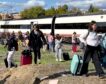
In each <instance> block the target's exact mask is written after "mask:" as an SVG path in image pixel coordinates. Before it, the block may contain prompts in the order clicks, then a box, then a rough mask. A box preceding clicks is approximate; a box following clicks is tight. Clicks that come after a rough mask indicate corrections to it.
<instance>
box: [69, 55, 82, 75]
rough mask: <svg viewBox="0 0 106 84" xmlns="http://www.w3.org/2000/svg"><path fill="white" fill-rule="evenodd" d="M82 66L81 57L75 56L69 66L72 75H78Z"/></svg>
mask: <svg viewBox="0 0 106 84" xmlns="http://www.w3.org/2000/svg"><path fill="white" fill-rule="evenodd" d="M82 65H83V60H82V57H81V56H79V55H76V54H75V55H74V56H73V58H72V61H71V64H70V71H71V73H72V75H80V72H81V68H82Z"/></svg>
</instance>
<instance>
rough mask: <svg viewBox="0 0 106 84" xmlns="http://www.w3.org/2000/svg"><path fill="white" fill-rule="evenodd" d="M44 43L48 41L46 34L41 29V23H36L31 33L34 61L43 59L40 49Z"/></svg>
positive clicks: (30, 43) (30, 46) (30, 41)
mask: <svg viewBox="0 0 106 84" xmlns="http://www.w3.org/2000/svg"><path fill="white" fill-rule="evenodd" d="M43 43H44V44H47V43H46V39H45V38H44V35H43V33H42V31H41V30H40V27H39V25H36V24H35V25H34V26H33V30H32V31H31V33H30V35H29V43H28V46H29V48H32V49H33V51H34V62H35V64H37V61H38V62H39V63H40V61H41V52H40V49H41V48H42V47H43Z"/></svg>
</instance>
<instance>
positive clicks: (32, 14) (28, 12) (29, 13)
mask: <svg viewBox="0 0 106 84" xmlns="http://www.w3.org/2000/svg"><path fill="white" fill-rule="evenodd" d="M44 15H45V10H44V9H43V7H41V6H36V7H32V8H30V9H25V10H24V11H22V12H21V17H22V18H37V17H40V16H44Z"/></svg>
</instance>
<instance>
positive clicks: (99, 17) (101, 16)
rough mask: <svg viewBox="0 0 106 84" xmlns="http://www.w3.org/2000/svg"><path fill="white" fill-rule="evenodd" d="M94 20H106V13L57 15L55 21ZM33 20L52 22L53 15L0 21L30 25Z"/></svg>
mask: <svg viewBox="0 0 106 84" xmlns="http://www.w3.org/2000/svg"><path fill="white" fill-rule="evenodd" d="M92 20H95V21H96V22H106V14H99V15H84V16H57V17H56V21H55V23H56V24H66V23H88V22H91V21H92ZM31 22H33V23H34V24H51V23H52V17H48V18H38V19H21V20H5V21H0V25H29V24H31Z"/></svg>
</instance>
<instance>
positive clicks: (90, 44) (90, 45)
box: [79, 21, 104, 77]
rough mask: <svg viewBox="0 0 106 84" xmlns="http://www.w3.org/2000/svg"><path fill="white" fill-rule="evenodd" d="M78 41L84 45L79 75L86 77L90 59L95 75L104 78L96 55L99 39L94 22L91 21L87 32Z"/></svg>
mask: <svg viewBox="0 0 106 84" xmlns="http://www.w3.org/2000/svg"><path fill="white" fill-rule="evenodd" d="M85 38H86V39H85ZM79 39H80V41H81V42H83V43H84V44H85V45H86V49H85V53H84V60H83V66H82V70H81V75H85V76H88V65H89V61H90V59H91V58H92V60H93V63H94V66H95V69H96V73H97V75H98V76H99V77H104V71H103V69H102V67H101V64H100V61H99V56H98V54H97V52H98V48H99V47H98V46H99V37H98V35H97V25H96V22H95V21H91V23H90V24H89V28H88V32H87V33H86V34H83V35H81V36H80V38H79Z"/></svg>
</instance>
